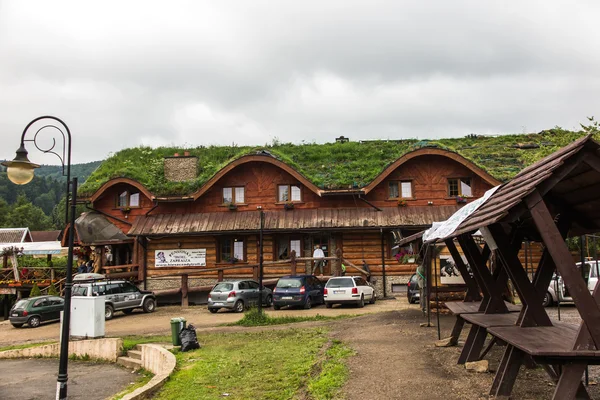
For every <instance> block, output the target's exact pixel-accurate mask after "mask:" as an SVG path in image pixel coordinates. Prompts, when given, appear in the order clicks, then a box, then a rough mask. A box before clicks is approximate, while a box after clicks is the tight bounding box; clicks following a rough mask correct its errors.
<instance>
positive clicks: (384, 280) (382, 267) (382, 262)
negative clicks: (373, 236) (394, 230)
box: [379, 228, 387, 298]
mask: <svg viewBox="0 0 600 400" xmlns="http://www.w3.org/2000/svg"><path fill="white" fill-rule="evenodd" d="M379 233H380V234H381V272H382V274H383V297H384V298H386V297H387V289H386V287H387V282H386V279H385V250H384V248H383V239H384V238H383V228H380V229H379Z"/></svg>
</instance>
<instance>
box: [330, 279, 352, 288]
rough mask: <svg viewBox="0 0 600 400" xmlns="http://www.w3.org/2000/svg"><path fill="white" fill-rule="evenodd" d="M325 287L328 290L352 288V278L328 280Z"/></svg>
mask: <svg viewBox="0 0 600 400" xmlns="http://www.w3.org/2000/svg"><path fill="white" fill-rule="evenodd" d="M325 287H328V288H335V287H354V281H353V280H352V278H335V279H330V280H329V282H327V285H325Z"/></svg>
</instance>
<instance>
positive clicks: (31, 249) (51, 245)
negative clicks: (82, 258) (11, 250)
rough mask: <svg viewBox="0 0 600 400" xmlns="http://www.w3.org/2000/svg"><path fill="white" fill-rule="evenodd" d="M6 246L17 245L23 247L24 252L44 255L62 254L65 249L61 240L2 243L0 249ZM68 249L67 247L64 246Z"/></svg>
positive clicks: (29, 254)
mask: <svg viewBox="0 0 600 400" xmlns="http://www.w3.org/2000/svg"><path fill="white" fill-rule="evenodd" d="M5 247H17V248H19V249H21V248H22V249H23V254H25V255H28V256H32V255H43V254H60V252H61V251H62V250H63V247H61V245H60V242H59V241H53V242H22V243H0V251H1V250H2V249H4V248H5ZM64 249H65V250H66V248H64Z"/></svg>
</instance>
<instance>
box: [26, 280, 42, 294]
mask: <svg viewBox="0 0 600 400" xmlns="http://www.w3.org/2000/svg"><path fill="white" fill-rule="evenodd" d="M41 295H42V292H41V290H40V288H39V287H38V285H37V283H34V284H33V287H32V288H31V292H30V293H29V297H36V296H41Z"/></svg>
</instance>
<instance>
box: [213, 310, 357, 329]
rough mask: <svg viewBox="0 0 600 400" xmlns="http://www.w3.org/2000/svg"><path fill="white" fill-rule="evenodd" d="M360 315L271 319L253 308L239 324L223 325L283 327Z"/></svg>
mask: <svg viewBox="0 0 600 400" xmlns="http://www.w3.org/2000/svg"><path fill="white" fill-rule="evenodd" d="M358 316H359V315H349V314H342V315H336V316H334V317H326V316H324V315H319V314H317V315H315V316H307V317H290V316H282V317H271V316H269V315H267V314H266V313H264V312H263V313H262V314H261V313H259V312H258V309H257V308H251V309H250V310H248V311H246V312H245V313H244V317H243V318H242V319H240V320H239V321H237V322H232V323H229V324H223V326H236V325H239V326H266V325H282V324H293V323H295V322H305V321H332V320H336V319H344V318H352V317H358Z"/></svg>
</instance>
